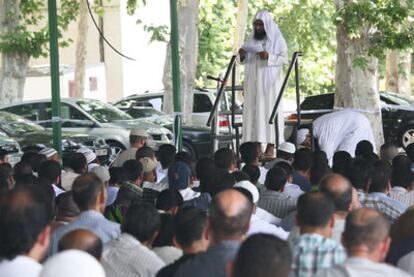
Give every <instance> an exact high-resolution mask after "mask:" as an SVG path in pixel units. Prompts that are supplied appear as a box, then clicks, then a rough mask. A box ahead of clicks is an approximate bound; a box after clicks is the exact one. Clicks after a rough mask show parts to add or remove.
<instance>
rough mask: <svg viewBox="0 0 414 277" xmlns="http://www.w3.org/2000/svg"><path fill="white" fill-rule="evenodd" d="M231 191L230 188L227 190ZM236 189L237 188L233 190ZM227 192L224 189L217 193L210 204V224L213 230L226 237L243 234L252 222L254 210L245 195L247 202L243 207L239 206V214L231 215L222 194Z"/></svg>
mask: <svg viewBox="0 0 414 277" xmlns="http://www.w3.org/2000/svg"><path fill="white" fill-rule="evenodd" d="M227 191H230V190H227ZM232 191H235V190H232ZM223 193H226V191H223V192H221V193H219V194H217V195H216V196H215V197H214V198H213V200H212V201H211V206H210V226H211V229H212V231H213V232H214V233H215V234H218V235H219V236H222V237H224V238H226V237H232V236H238V235H243V234H244V232H246V231H247V226H248V224H249V222H250V217H251V215H252V211H253V204H252V203H251V202H250V201H249V200H248V199H247V197H245V196H244V195H243V194H242V193H240V192H237V193H239V194H241V195H243V198H244V199H245V203H244V205H243V207H242V208H239V211H238V212H237V214H234V215H232V216H229V215H227V214H226V211H225V210H224V207H223V206H222V200H221V199H220V196H221V194H223Z"/></svg>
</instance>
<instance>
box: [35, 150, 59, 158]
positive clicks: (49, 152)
mask: <svg viewBox="0 0 414 277" xmlns="http://www.w3.org/2000/svg"><path fill="white" fill-rule="evenodd" d="M39 154H42V155H44V156H46V158H50V157H52V156H53V155H55V154H57V151H56V150H55V149H53V148H45V149H42V150H40V151H39Z"/></svg>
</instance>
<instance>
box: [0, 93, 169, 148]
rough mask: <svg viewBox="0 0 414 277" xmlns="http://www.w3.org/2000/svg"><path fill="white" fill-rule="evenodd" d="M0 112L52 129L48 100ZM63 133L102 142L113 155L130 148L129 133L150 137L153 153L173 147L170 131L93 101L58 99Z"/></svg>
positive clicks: (49, 102)
mask: <svg viewBox="0 0 414 277" xmlns="http://www.w3.org/2000/svg"><path fill="white" fill-rule="evenodd" d="M0 110H3V111H8V112H11V113H14V114H18V115H20V116H23V117H25V118H27V119H29V120H32V121H34V122H37V123H39V124H40V125H43V126H44V127H46V128H51V127H52V120H51V118H52V104H51V100H50V99H46V100H36V101H27V102H21V103H16V104H11V105H6V106H1V107H0ZM61 118H62V129H63V130H67V131H76V132H78V133H85V134H90V135H94V136H97V137H100V138H103V139H104V140H105V141H106V142H107V143H108V144H109V145H110V146H111V148H112V149H113V150H114V151H115V152H116V153H118V152H120V151H122V150H123V149H126V148H128V147H129V130H130V129H133V128H139V129H144V130H146V131H147V133H148V134H149V135H150V139H149V141H148V145H149V146H151V147H153V148H154V149H155V150H157V149H158V147H159V146H160V145H162V144H168V143H172V139H173V135H172V133H171V131H170V130H168V129H166V128H164V127H161V126H159V125H156V124H154V123H151V122H150V121H148V120H145V119H133V118H132V117H131V116H129V115H128V114H126V113H125V112H123V111H121V110H119V109H117V108H115V107H113V106H111V105H109V104H106V103H103V102H101V101H99V100H93V99H75V98H64V99H61Z"/></svg>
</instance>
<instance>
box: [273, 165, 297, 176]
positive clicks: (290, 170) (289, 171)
mask: <svg viewBox="0 0 414 277" xmlns="http://www.w3.org/2000/svg"><path fill="white" fill-rule="evenodd" d="M275 166H277V167H280V168H283V170H284V171H285V172H286V174H287V175H288V176H291V175H292V174H293V167H292V166H291V165H290V163H288V162H285V161H279V162H277V163H275V165H274V166H273V167H275Z"/></svg>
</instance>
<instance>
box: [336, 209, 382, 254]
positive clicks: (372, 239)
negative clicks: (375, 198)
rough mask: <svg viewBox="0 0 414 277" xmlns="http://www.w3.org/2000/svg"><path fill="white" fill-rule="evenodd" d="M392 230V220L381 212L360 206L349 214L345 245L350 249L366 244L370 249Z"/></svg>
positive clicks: (346, 223)
mask: <svg viewBox="0 0 414 277" xmlns="http://www.w3.org/2000/svg"><path fill="white" fill-rule="evenodd" d="M389 230H390V222H389V221H388V219H387V218H386V217H385V216H384V215H383V214H382V213H380V212H378V211H377V210H374V209H370V208H360V209H357V210H354V211H352V212H350V213H349V214H348V216H347V217H346V221H345V230H344V232H343V240H344V246H345V247H346V248H347V249H350V248H352V247H355V246H361V245H365V246H367V247H368V249H369V250H370V251H372V250H373V249H375V247H376V246H377V245H378V244H379V243H381V242H382V241H383V240H384V239H385V238H386V237H387V236H388V233H389Z"/></svg>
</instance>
